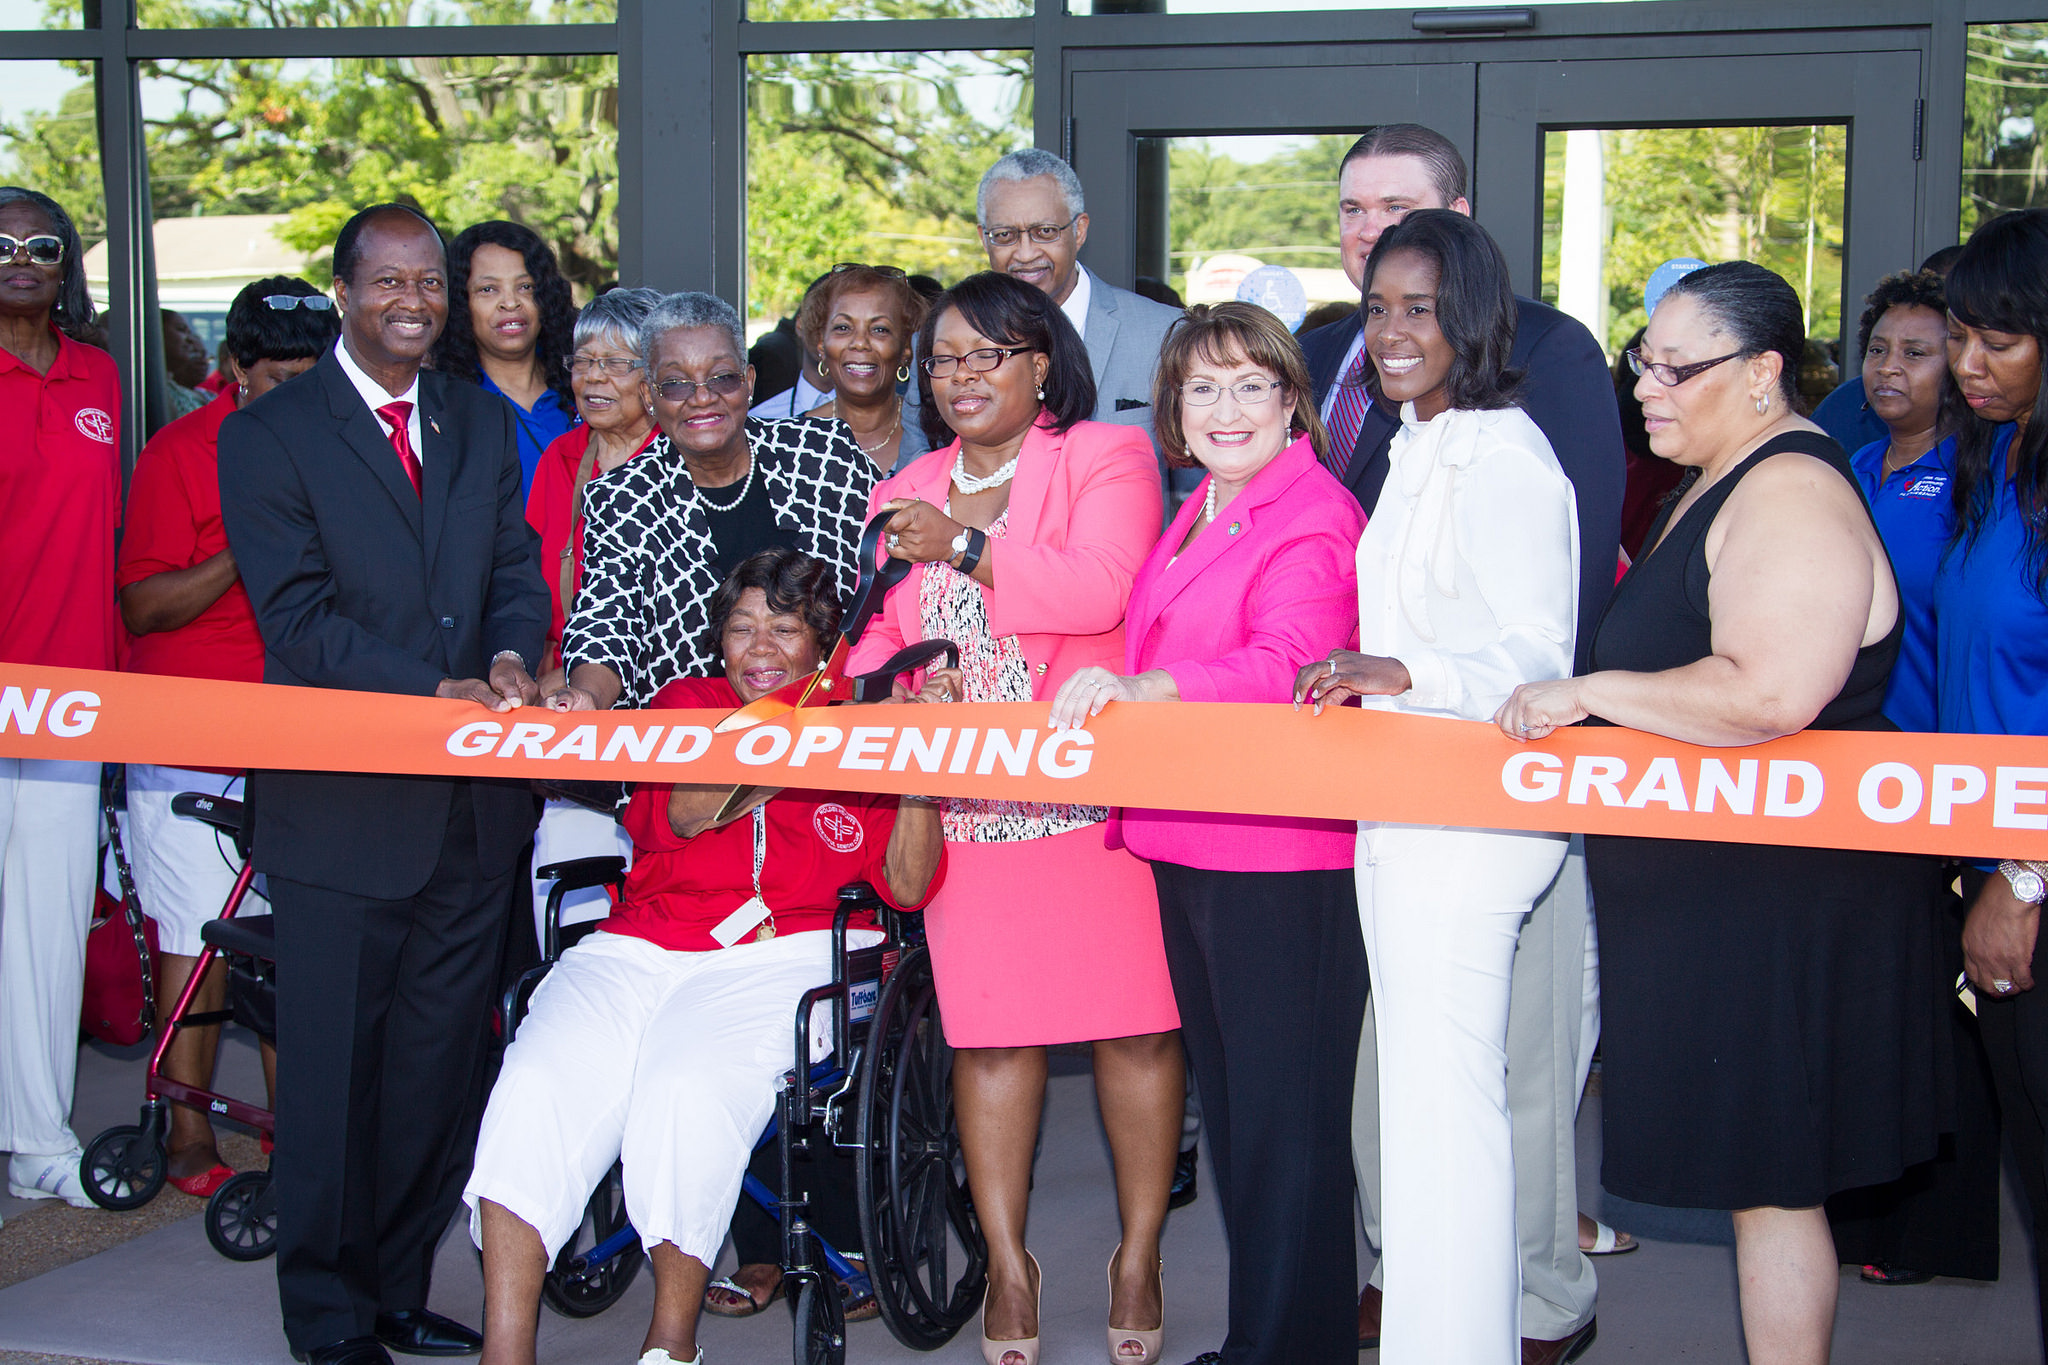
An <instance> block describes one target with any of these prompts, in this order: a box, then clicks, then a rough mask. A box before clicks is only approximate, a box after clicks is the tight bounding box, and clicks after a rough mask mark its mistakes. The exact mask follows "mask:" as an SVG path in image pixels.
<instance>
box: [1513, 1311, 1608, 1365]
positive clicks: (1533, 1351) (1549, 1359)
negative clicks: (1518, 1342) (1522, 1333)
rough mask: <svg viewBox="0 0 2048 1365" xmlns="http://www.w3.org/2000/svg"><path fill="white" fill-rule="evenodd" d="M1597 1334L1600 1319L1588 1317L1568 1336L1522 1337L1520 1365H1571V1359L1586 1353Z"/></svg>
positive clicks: (1598, 1333)
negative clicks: (1542, 1338) (1549, 1338)
mask: <svg viewBox="0 0 2048 1365" xmlns="http://www.w3.org/2000/svg"><path fill="white" fill-rule="evenodd" d="M1599 1335H1600V1319H1598V1318H1589V1319H1587V1320H1586V1325H1585V1326H1584V1327H1581V1328H1580V1329H1579V1330H1578V1331H1576V1332H1574V1333H1572V1334H1571V1335H1570V1336H1568V1337H1559V1338H1558V1339H1557V1340H1555V1341H1538V1340H1537V1339H1535V1338H1534V1337H1523V1338H1522V1365H1571V1362H1572V1361H1575V1360H1577V1359H1578V1358H1579V1357H1580V1356H1582V1355H1584V1354H1585V1353H1586V1351H1587V1349H1588V1348H1589V1347H1591V1346H1592V1344H1593V1341H1594V1339H1595V1338H1597V1337H1598V1336H1599Z"/></svg>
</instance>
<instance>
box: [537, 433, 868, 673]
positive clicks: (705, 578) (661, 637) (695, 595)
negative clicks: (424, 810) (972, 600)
mask: <svg viewBox="0 0 2048 1365" xmlns="http://www.w3.org/2000/svg"><path fill="white" fill-rule="evenodd" d="M746 431H747V445H748V450H749V451H750V453H751V454H752V456H753V459H754V462H755V468H756V474H757V477H759V478H760V479H761V480H762V482H763V483H764V484H765V485H766V486H767V490H768V498H769V501H770V502H771V503H772V504H773V506H774V510H775V524H776V526H777V527H778V528H780V529H782V530H784V531H786V532H788V533H789V534H788V542H787V543H788V544H789V546H790V547H791V548H793V549H797V550H801V551H803V552H804V553H805V554H807V555H812V556H814V557H816V558H818V559H822V560H824V561H825V562H826V563H828V564H830V565H832V566H833V568H834V570H835V571H836V573H837V576H838V583H839V597H840V600H841V601H842V602H844V601H846V600H847V599H849V598H851V597H852V595H853V589H854V584H855V583H856V582H857V581H858V580H859V578H860V564H859V558H860V533H861V527H862V526H863V525H864V524H865V522H866V520H867V511H868V497H869V495H870V494H872V493H873V492H874V489H875V484H876V483H877V482H878V481H879V477H880V476H879V473H878V471H877V470H876V469H875V464H874V461H872V460H870V459H869V458H868V457H867V456H866V455H864V454H862V453H861V449H860V447H859V446H858V445H856V444H854V441H853V435H852V433H851V432H850V431H849V430H848V429H847V428H846V427H845V425H844V424H842V423H840V422H836V421H833V420H830V419H828V418H820V417H799V418H797V419H795V420H794V421H788V422H757V421H749V422H748V423H747V427H746ZM584 499H585V503H584V505H585V508H586V509H587V515H588V520H587V522H586V523H585V530H584V550H583V554H584V570H583V586H582V588H581V589H580V590H579V591H578V592H577V594H576V604H575V611H574V613H573V614H572V615H571V616H570V617H569V620H568V623H567V625H566V626H565V627H564V629H563V633H562V657H563V659H564V660H565V662H566V663H567V664H568V666H569V667H570V668H572V669H573V668H574V667H575V666H576V665H577V664H585V663H596V664H604V665H605V666H606V667H608V668H610V669H611V670H612V671H613V672H614V673H616V674H618V675H619V681H620V682H622V683H624V684H625V691H624V693H623V694H622V695H621V696H620V698H619V705H621V706H628V707H635V708H639V707H645V706H646V705H647V704H648V703H649V702H650V701H652V700H653V698H654V694H655V693H656V692H659V691H660V690H661V689H662V688H663V687H665V686H667V685H668V684H669V683H670V682H673V681H674V680H675V679H677V678H703V677H710V676H712V675H714V674H717V673H718V672H719V671H720V669H721V660H720V658H719V651H718V642H717V641H716V640H713V639H712V638H711V616H710V612H711V598H712V595H713V594H714V593H716V592H717V591H718V584H719V579H718V575H717V574H716V572H714V571H713V569H712V567H711V554H712V545H711V524H710V522H709V520H708V519H707V518H706V517H705V515H704V509H703V508H702V507H701V506H700V505H699V504H698V501H697V486H696V484H695V483H693V482H692V481H691V479H690V475H689V471H688V470H687V469H685V468H684V465H683V459H682V456H681V455H679V454H678V453H677V452H676V450H675V448H674V447H673V446H672V445H670V443H669V439H668V437H666V436H657V437H656V438H655V440H654V443H653V444H652V445H650V446H649V447H648V448H647V449H646V450H644V451H642V452H641V453H640V454H639V455H637V456H635V457H634V458H633V459H630V460H628V461H626V463H624V464H622V465H620V466H619V467H618V468H617V469H614V470H613V471H611V473H609V474H606V475H604V476H603V477H602V478H597V479H593V480H591V481H590V484H589V486H588V488H587V489H586V491H585V493H584Z"/></svg>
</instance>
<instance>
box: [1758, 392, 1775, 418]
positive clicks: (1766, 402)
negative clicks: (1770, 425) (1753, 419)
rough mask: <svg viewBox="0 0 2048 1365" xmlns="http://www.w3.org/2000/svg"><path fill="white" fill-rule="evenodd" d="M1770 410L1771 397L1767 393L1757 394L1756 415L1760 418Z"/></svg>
mask: <svg viewBox="0 0 2048 1365" xmlns="http://www.w3.org/2000/svg"><path fill="white" fill-rule="evenodd" d="M1770 410H1771V396H1770V395H1769V394H1767V393H1760V394H1758V395H1757V398H1756V415H1757V416H1759V417H1761V416H1763V415H1764V414H1765V413H1767V412H1769V411H1770Z"/></svg>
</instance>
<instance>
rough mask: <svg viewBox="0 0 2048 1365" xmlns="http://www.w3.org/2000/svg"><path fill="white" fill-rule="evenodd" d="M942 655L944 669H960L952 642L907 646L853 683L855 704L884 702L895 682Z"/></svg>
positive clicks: (956, 652) (956, 651)
mask: <svg viewBox="0 0 2048 1365" xmlns="http://www.w3.org/2000/svg"><path fill="white" fill-rule="evenodd" d="M941 655H944V656H945V659H946V667H948V668H958V667H959V666H960V646H958V645H956V644H954V643H953V642H952V641H951V640H920V641H918V642H917V643H916V644H914V645H906V646H905V647H903V648H902V649H899V650H897V651H896V652H895V653H894V654H892V655H890V656H889V661H888V662H887V663H885V664H883V665H882V666H881V667H880V668H878V669H876V670H875V671H874V672H872V673H863V674H861V675H860V676H859V677H857V678H855V679H854V680H853V697H852V700H854V701H886V700H887V699H888V696H889V693H890V691H891V690H892V689H893V688H894V687H895V684H896V679H897V678H898V677H900V676H901V675H902V674H905V673H908V672H910V671H912V670H913V669H919V668H924V667H927V666H929V665H930V664H931V662H932V660H934V659H936V658H938V657H939V656H941Z"/></svg>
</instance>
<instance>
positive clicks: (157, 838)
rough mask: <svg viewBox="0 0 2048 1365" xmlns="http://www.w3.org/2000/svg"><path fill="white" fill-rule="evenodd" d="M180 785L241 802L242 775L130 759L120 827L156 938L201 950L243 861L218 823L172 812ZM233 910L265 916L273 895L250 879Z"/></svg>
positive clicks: (193, 953) (166, 946)
mask: <svg viewBox="0 0 2048 1365" xmlns="http://www.w3.org/2000/svg"><path fill="white" fill-rule="evenodd" d="M180 792H204V793H205V794H206V795H208V796H225V797H227V798H228V799H229V800H231V801H240V800H241V799H242V779H241V778H239V777H223V776H222V775H221V774H219V773H208V772H199V771H197V770H195V769H192V768H171V767H165V766H163V765H161V764H156V763H130V764H129V765H128V818H127V820H126V821H124V822H123V824H122V828H123V830H124V831H125V832H126V833H127V835H128V857H129V861H130V867H131V870H132V871H133V872H134V873H135V892H136V894H137V895H138V896H140V897H141V898H142V912H143V913H144V914H146V915H148V916H149V917H150V918H151V919H153V920H155V921H156V932H157V943H158V945H159V946H160V947H162V949H163V950H164V951H165V952H167V953H176V954H178V955H179V956H181V957H197V956H199V954H200V952H201V951H202V950H203V949H204V948H205V947H206V944H205V943H204V942H203V941H201V939H200V937H199V930H200V927H201V926H202V925H204V924H205V923H206V921H208V920H210V919H218V918H220V911H221V907H222V906H223V905H225V904H227V899H228V893H229V892H230V891H233V890H234V889H235V878H236V877H238V876H240V875H241V873H242V860H241V859H240V858H239V857H238V856H236V853H235V842H234V840H233V839H230V838H229V837H228V836H227V835H225V834H222V833H221V832H220V831H219V830H216V829H215V828H214V827H213V826H212V825H209V824H207V823H206V822H205V821H204V820H193V819H190V818H188V817H186V816H183V815H174V814H172V813H171V798H173V797H175V796H176V795H178V793H180ZM259 885H260V882H259ZM235 913H236V915H237V916H238V917H239V916H246V915H267V914H269V913H270V902H269V901H267V900H265V899H264V898H263V897H262V895H261V894H260V892H259V891H258V888H257V886H251V887H250V888H249V894H248V895H247V896H246V897H244V898H243V900H242V907H241V909H240V910H238V911H236V912H235Z"/></svg>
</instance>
